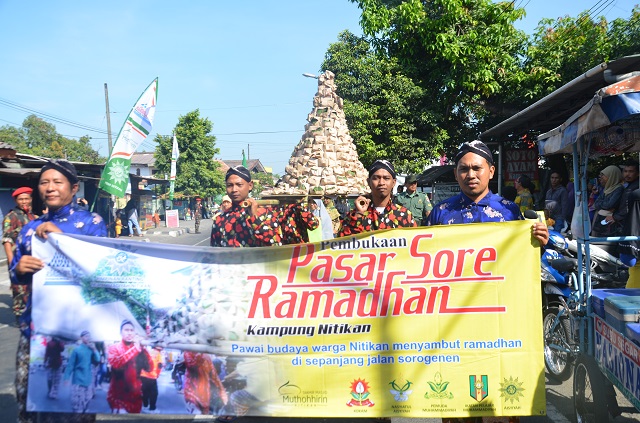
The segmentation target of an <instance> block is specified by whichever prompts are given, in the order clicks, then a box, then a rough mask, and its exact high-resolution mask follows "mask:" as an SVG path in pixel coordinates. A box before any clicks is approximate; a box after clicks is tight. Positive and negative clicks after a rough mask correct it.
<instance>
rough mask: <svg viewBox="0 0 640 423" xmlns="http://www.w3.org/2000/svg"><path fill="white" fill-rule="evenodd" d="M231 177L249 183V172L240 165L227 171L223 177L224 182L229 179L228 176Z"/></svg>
mask: <svg viewBox="0 0 640 423" xmlns="http://www.w3.org/2000/svg"><path fill="white" fill-rule="evenodd" d="M231 175H238V176H239V177H241V178H242V179H244V180H245V181H247V182H251V172H250V171H249V169H247V168H246V167H244V166H242V165H238V166H234V167H230V168H229V170H227V175H226V176H225V177H224V180H225V181H226V180H227V179H229V176H231Z"/></svg>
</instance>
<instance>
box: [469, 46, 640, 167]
mask: <svg viewBox="0 0 640 423" xmlns="http://www.w3.org/2000/svg"><path fill="white" fill-rule="evenodd" d="M637 71H640V55H634V56H627V57H622V58H620V59H616V60H613V61H610V62H605V63H601V64H600V65H598V66H595V67H594V68H592V69H590V70H589V71H587V72H585V73H584V74H582V75H580V76H579V77H577V78H575V79H573V80H572V81H570V82H568V83H567V84H565V85H563V86H562V87H560V88H558V89H557V90H555V91H554V92H552V93H551V94H549V95H547V96H546V97H544V98H542V99H541V100H538V101H537V102H535V103H534V104H532V105H531V106H529V107H527V108H526V109H524V110H522V111H520V112H518V113H516V114H515V115H513V116H512V117H510V118H509V119H506V120H504V121H502V122H501V123H499V124H498V125H496V126H494V127H493V128H491V129H488V130H487V131H485V132H483V133H482V134H480V139H482V140H483V141H485V142H488V141H499V142H502V141H505V140H507V139H509V138H511V137H519V136H521V135H524V134H526V133H528V132H530V131H536V132H538V133H545V132H548V131H551V130H552V129H554V128H557V127H559V126H561V125H562V124H563V123H564V122H565V121H566V120H567V119H569V118H570V117H572V115H574V114H575V113H576V112H577V111H578V110H581V108H582V107H583V106H584V105H585V104H587V103H588V102H590V100H591V99H592V98H593V96H594V93H595V92H596V91H598V90H599V89H601V88H602V87H605V86H607V85H609V84H612V83H615V82H617V81H621V80H623V79H626V78H628V77H630V76H632V75H633V73H634V72H637ZM547 154H548V153H547Z"/></svg>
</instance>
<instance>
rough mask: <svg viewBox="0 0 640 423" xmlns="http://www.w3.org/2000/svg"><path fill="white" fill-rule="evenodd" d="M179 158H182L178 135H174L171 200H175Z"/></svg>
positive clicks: (170, 178)
mask: <svg viewBox="0 0 640 423" xmlns="http://www.w3.org/2000/svg"><path fill="white" fill-rule="evenodd" d="M178 157H180V150H179V149H178V139H177V138H176V134H173V147H172V148H171V176H170V177H169V180H171V185H170V187H169V200H173V189H174V188H175V184H176V165H177V164H178Z"/></svg>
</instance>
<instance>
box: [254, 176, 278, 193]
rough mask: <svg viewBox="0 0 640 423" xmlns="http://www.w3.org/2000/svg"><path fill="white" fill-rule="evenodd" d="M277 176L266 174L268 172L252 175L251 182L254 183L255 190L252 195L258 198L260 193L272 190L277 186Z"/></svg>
mask: <svg viewBox="0 0 640 423" xmlns="http://www.w3.org/2000/svg"><path fill="white" fill-rule="evenodd" d="M277 179H278V178H277V176H275V175H273V174H271V173H266V172H257V173H252V174H251V180H252V181H253V190H251V194H252V195H253V196H254V197H258V196H259V195H260V193H261V192H262V191H263V190H264V189H266V188H272V187H273V186H274V184H275V180H277Z"/></svg>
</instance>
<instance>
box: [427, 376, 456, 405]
mask: <svg viewBox="0 0 640 423" xmlns="http://www.w3.org/2000/svg"><path fill="white" fill-rule="evenodd" d="M427 383H428V384H429V389H431V391H427V392H425V394H424V397H425V398H427V399H444V398H448V399H451V398H453V394H452V393H451V392H449V391H448V390H447V387H448V386H449V381H444V380H442V375H441V374H440V372H437V373H436V374H435V376H434V377H433V381H427Z"/></svg>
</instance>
